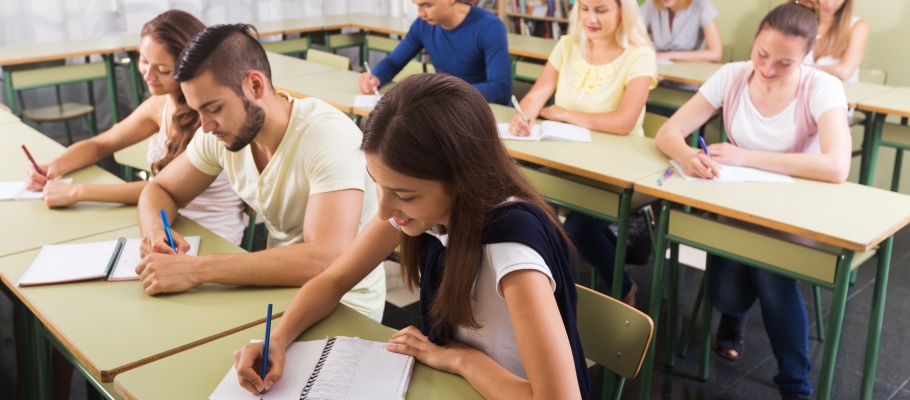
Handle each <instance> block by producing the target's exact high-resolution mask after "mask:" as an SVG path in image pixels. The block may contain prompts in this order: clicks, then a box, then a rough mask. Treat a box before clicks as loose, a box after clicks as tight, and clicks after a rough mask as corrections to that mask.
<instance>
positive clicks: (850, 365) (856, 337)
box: [0, 138, 910, 400]
mask: <svg viewBox="0 0 910 400" xmlns="http://www.w3.org/2000/svg"><path fill="white" fill-rule="evenodd" d="M57 139H58V140H60V139H62V140H65V139H63V138H57ZM78 139H80V138H77V140H78ZM260 243H261V238H260ZM875 262H876V261H875V259H872V260H870V261H869V262H867V264H866V265H864V266H863V267H862V268H860V270H859V271H860V272H859V279H858V280H857V283H856V284H855V285H853V286H852V287H851V288H850V293H849V297H848V301H847V311H846V316H845V319H844V329H843V333H842V337H841V344H840V351H839V352H838V356H837V366H836V375H835V378H836V379H835V383H834V387H833V393H832V399H850V400H852V399H857V398H859V390H860V385H861V379H862V376H861V373H862V368H863V357H864V354H865V342H866V334H867V329H868V325H867V324H868V320H869V319H868V315H869V309H870V306H871V303H872V291H873V285H874V279H873V277H874V274H875V267H874V265H875ZM397 269H398V268H397V265H396V264H394V263H387V265H386V270H387V273H388V276H387V282H388V283H387V285H388V288H389V293H388V302H387V303H386V311H385V317H384V320H383V323H384V324H385V325H388V326H391V327H393V328H403V327H405V326H408V325H415V326H417V325H418V324H419V318H418V308H417V303H416V301H417V293H416V292H414V293H410V292H408V291H407V290H406V289H404V287H403V285H402V283H401V277H400V275H399V274H398V271H397ZM586 271H587V270H583V271H580V272H579V276H577V279H578V281H579V282H588V281H589V279H590V277H589V275H588V273H587V272H586ZM628 271H629V274H630V275H631V276H632V278H633V279H635V281H636V282H637V283H638V286H639V292H638V298H637V302H638V307H639V309H641V310H647V308H648V302H649V296H650V293H651V271H652V268H651V265H647V266H630V267H629V268H628ZM701 276H702V271H701V270H698V269H694V268H687V267H682V268H681V277H680V288H681V290H682V292H681V298H680V303H681V304H680V306H681V307H680V310H681V313H682V314H684V316H682V317H681V318H682V323H681V327H685V326H687V325H688V313H689V310H691V308H692V303H693V302H694V298H695V291H696V289H697V287H698V282H699V281H700V280H701ZM601 286H602V287H601V288H600V290H602V291H603V290H605V289H606V288H605V287H603V286H604V285H603V284H602V283H601ZM802 288H803V296H804V298H805V299H806V301H807V303H806V308H807V311H808V313H809V316H810V317H809V320H810V323H812V327H811V329H810V352H811V355H812V362H813V367H814V368H813V371H812V377H811V379H812V383H813V385H815V384H817V382H818V371H819V368H820V366H821V358H822V352H823V346H822V344H823V343H821V342H819V341H818V340H817V337H816V335H815V330H814V329H815V328H814V323H815V317H814V303H813V301H812V297H811V288H810V286H809V285H805V284H802ZM822 293H823V296H822V297H823V298H822V302H823V306H822V307H823V310H824V313H825V318H826V323H827V317H828V308H827V306H826V305H827V304H829V303H830V301H831V293H830V292H828V291H823V292H822ZM908 303H910V229H904V230H902V231H900V232H898V234H897V235H896V237H895V243H894V250H893V255H892V268H891V273H890V279H889V286H888V291H887V307H886V310H885V321H884V323H883V329H882V337H881V348H880V351H879V359H878V371H877V375H876V385H875V392H874V399H881V400H886V399H894V400H910V385H908V381H910V357H908V356H910V350H907V349H908V347H907V343H910V309H908V308H907V307H906V304H908ZM755 308H756V309H755V310H752V312H751V313H750V314H751V315H750V317H749V324H748V328H747V335H746V339H745V342H746V350H745V354H744V355H743V357H742V358H741V359H740V360H738V361H736V362H730V361H727V360H724V359H722V358H720V357H718V356H716V355H714V354H712V355H711V361H710V365H711V368H710V377H709V379H708V380H707V381H705V382H701V381H699V380H698V379H697V363H698V352H699V347H698V345H697V344H696V343H695V341H694V340H693V343H692V345H691V347H690V350H689V355H688V356H687V357H686V358H678V359H677V362H676V365H675V366H673V367H667V366H665V363H664V360H666V359H667V357H666V350H665V349H666V332H665V330H664V329H661V330H659V331H658V333H657V360H658V363H657V365H656V367H655V374H654V379H653V382H652V389H651V397H652V398H655V399H657V398H659V399H681V400H697V399H699V400H700V399H737V400H748V399H775V398H778V394H777V389H776V387H775V386H774V384H773V382H772V380H771V379H772V377H773V375H774V374H776V373H777V365H776V362H775V360H774V357H773V356H772V355H771V349H770V345H769V342H768V338H767V335H766V334H765V332H764V328H763V325H762V320H761V313H760V312H759V310H757V308H758V306H755ZM665 311H666V306H665V305H664V306H663V312H665ZM713 320H714V324H715V325H714V326H715V327H716V324H717V320H718V314H717V312H715V313H714V318H713ZM665 326H666V320H665V318H664V319H662V320H661V327H662V328H663V327H665ZM12 333H13V326H12V307H11V304H10V302H9V301H8V300H7V299H6V298H5V297H3V296H2V295H0V399H13V398H15V397H14V395H13V394H14V390H15V376H16V370H15V344H14V342H13V336H12ZM699 334H700V332H699V331H698V329H696V332H695V337H698V335H699ZM590 372H591V376H592V381H593V388H594V393H592V398H599V397H600V391H601V386H602V375H603V369H602V368H601V367H599V366H594V367H592V368H591V369H590ZM72 387H73V390H72V396H71V399H74V400H76V399H79V400H82V399H86V393H85V384H84V381H83V380H82V378H81V377H80V376H78V375H74V376H73V385H72ZM639 389H640V383H639V380H638V379H633V380H630V381H628V382H627V383H626V386H625V391H624V396H623V398H629V399H632V398H637V397H638V392H639Z"/></svg>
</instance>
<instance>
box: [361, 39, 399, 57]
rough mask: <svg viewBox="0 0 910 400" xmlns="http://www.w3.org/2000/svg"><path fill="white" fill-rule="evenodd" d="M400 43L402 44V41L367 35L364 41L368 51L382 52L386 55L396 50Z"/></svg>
mask: <svg viewBox="0 0 910 400" xmlns="http://www.w3.org/2000/svg"><path fill="white" fill-rule="evenodd" d="M398 43H401V40H398V39H392V38H387V37H382V36H375V35H367V36H366V39H365V41H364V45H365V46H366V48H367V49H369V50H375V51H381V52H383V53H386V54H388V53H391V52H392V50H395V47H398Z"/></svg>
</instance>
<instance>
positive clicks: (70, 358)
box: [35, 320, 119, 400]
mask: <svg viewBox="0 0 910 400" xmlns="http://www.w3.org/2000/svg"><path fill="white" fill-rule="evenodd" d="M36 321H37V320H36ZM38 324H40V322H38ZM38 324H36V325H35V328H36V332H35V333H36V337H37V335H38V334H40V335H42V336H43V337H44V340H45V341H46V343H47V344H49V345H51V346H54V347H55V348H56V349H57V351H59V352H60V354H62V355H63V357H65V358H66V360H67V361H69V362H70V364H72V365H73V368H75V369H76V371H79V373H80V374H81V375H82V377H83V378H85V380H86V381H88V383H89V384H90V385H92V386H93V387H94V388H95V389H96V390H97V391H98V393H99V394H101V395H102V396H103V397H104V398H105V399H108V400H115V399H119V397H116V398H115V397H114V396H113V395H112V394H110V393H108V391H107V390H106V389H105V388H104V386H102V385H101V382H99V381H98V379H96V378H95V377H94V376H93V375H92V374H91V373H90V372H89V371H88V370H87V369H85V367H84V366H83V365H82V363H80V362H79V360H77V359H76V357H74V356H73V355H72V354H71V353H70V352H69V350H67V349H66V347H65V346H63V343H60V341H58V340H57V338H55V337H54V335H52V334H51V333H50V332H49V331H48V330H47V329H46V328H45V327H44V325H38ZM39 329H40V330H39Z"/></svg>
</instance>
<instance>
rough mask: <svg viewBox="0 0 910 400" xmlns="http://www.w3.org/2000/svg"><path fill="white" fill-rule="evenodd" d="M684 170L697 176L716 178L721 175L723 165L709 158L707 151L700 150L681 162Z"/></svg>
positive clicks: (690, 174) (687, 173)
mask: <svg viewBox="0 0 910 400" xmlns="http://www.w3.org/2000/svg"><path fill="white" fill-rule="evenodd" d="M680 164H682V167H683V172H685V173H686V175H689V176H694V177H696V178H704V179H714V178H717V177H718V176H720V169H721V166H720V164H718V163H717V162H715V161H714V160H712V159H710V158H708V156H706V155H705V152H703V151H699V152H697V153H695V154H693V155H692V157H689V158H688V159H686V160H683V162H681V163H680Z"/></svg>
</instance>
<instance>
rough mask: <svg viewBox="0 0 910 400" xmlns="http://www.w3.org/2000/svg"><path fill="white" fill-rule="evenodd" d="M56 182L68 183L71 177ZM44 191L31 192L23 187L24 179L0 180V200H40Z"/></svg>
mask: <svg viewBox="0 0 910 400" xmlns="http://www.w3.org/2000/svg"><path fill="white" fill-rule="evenodd" d="M57 182H60V183H66V184H70V183H73V178H65V179H58V180H57ZM43 196H44V192H42V191H40V190H39V191H37V192H33V191H31V190H28V189H26V188H25V181H12V182H0V200H41V197H43Z"/></svg>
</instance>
